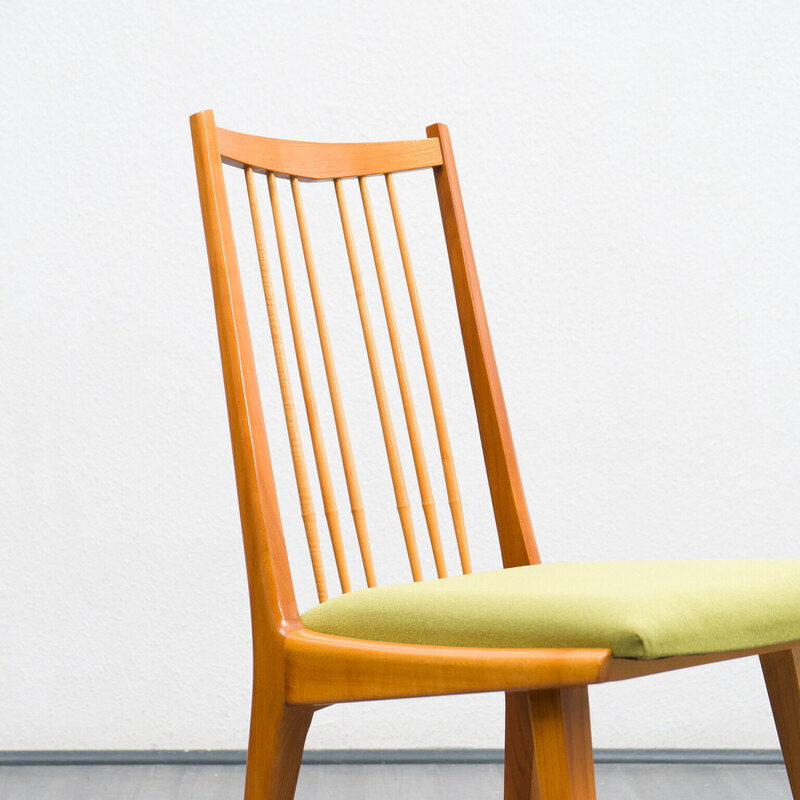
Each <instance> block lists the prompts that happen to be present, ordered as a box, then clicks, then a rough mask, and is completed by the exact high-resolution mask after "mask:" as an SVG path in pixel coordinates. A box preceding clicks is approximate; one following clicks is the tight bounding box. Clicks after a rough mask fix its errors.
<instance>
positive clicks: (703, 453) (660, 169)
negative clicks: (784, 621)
mask: <svg viewBox="0 0 800 800" xmlns="http://www.w3.org/2000/svg"><path fill="white" fill-rule="evenodd" d="M799 31H800V7H798V5H797V4H796V3H793V2H789V1H788V0H786V1H784V2H765V1H764V0H760V1H759V2H734V3H728V2H722V0H718V1H717V2H711V3H703V4H697V3H693V2H671V3H660V4H652V3H640V2H633V1H631V2H626V1H625V0H611V2H607V3H604V4H599V5H598V4H593V3H584V2H578V1H577V0H568V1H567V2H563V1H561V2H552V3H539V2H535V3H526V2H514V3H511V2H505V3H504V2H493V3H479V2H470V3H465V2H463V0H460V1H459V2H450V1H449V0H448V2H443V3H429V2H424V3H423V2H412V3H409V2H407V1H406V2H403V3H374V2H344V3H328V2H309V3H272V4H263V3H256V2H248V3H244V2H234V3H224V4H223V3H209V2H206V0H201V2H198V1H197V0H193V1H192V2H171V3H155V2H145V3H121V2H114V3H100V2H95V3H89V2H73V3H70V4H67V5H65V4H63V3H56V2H53V1H52V0H51V1H50V2H35V1H34V2H28V3H24V4H23V3H7V4H6V6H5V7H4V10H3V14H2V25H0V74H2V81H0V99H1V100H2V108H3V115H2V117H3V121H2V125H0V144H2V152H3V158H2V166H0V186H2V193H1V194H0V225H1V226H2V244H3V258H2V268H0V369H2V379H0V442H2V446H0V454H1V455H0V676H2V677H1V678H0V749H7V748H26V749H27V748H31V749H37V748H150V747H156V748H206V747H208V748H218V747H219V748H240V747H244V746H245V743H246V736H247V724H248V704H249V682H250V642H249V621H248V609H247V597H246V586H245V574H244V565H243V559H242V554H241V545H240V535H239V531H238V519H237V509H236V504H235V489H234V483H233V473H232V466H231V458H230V455H229V444H228V439H227V436H228V434H227V426H226V422H225V417H224V413H225V411H224V401H223V394H222V382H221V375H220V369H219V364H218V356H217V350H216V347H217V345H216V339H215V332H214V328H213V313H212V307H211V293H210V290H209V281H208V276H207V266H206V256H205V251H204V244H203V236H202V230H201V224H200V213H199V207H198V203H197V197H196V185H195V178H194V168H193V163H192V155H191V145H190V140H189V130H188V119H187V118H188V116H189V114H190V113H192V112H194V111H198V110H201V109H204V108H208V107H213V108H214V109H215V111H216V114H217V120H218V122H219V123H220V124H222V125H224V126H227V127H231V128H236V129H240V130H245V131H254V132H263V133H265V134H271V135H275V136H282V137H286V138H305V139H318V138H323V139H330V140H349V139H359V138H374V139H384V138H410V137H415V136H420V135H424V134H423V131H424V126H425V125H426V124H429V123H431V122H434V121H444V122H446V123H448V124H449V126H450V128H451V132H452V135H453V138H454V144H455V148H456V155H457V159H458V163H459V169H460V173H461V180H462V185H463V190H464V195H465V201H466V204H467V212H468V216H469V219H470V222H471V229H472V237H473V243H474V246H475V251H476V256H477V260H478V267H479V272H480V275H481V278H482V282H483V290H484V294H485V299H486V304H487V309H488V314H489V320H490V323H491V325H492V330H493V335H494V344H495V349H496V351H497V356H498V361H499V367H500V372H501V375H502V376H503V378H504V380H505V392H506V400H507V403H508V408H509V413H510V418H511V423H512V429H513V430H514V433H515V437H516V445H517V451H518V454H519V459H520V464H521V468H522V475H523V479H524V483H525V487H526V490H527V493H528V498H529V502H530V505H531V510H532V514H533V519H534V525H535V528H536V530H537V533H538V537H539V542H540V547H541V550H542V553H543V555H544V557H545V559H547V560H567V559H582V558H587V559H588V558H635V557H640V558H663V557H709V556H715V555H720V556H755V555H765V556H784V555H786V556H788V555H793V556H797V555H798V537H797V530H798V525H799V524H800V493H798V491H797V485H798V481H797V475H798V472H800V411H799V410H798V409H800V377H798V376H800V348H799V347H798V341H799V339H798V337H799V336H800V323H798V319H797V310H798V302H799V301H800V270H798V256H799V255H800V224H799V223H798V220H800V105H799V104H798V101H797V86H798V85H800V49H798V47H797V35H798V32H799ZM364 258H365V261H366V258H367V256H366V253H365V254H364ZM431 280H432V281H433V283H432V286H433V290H434V291H436V289H437V287H438V288H442V287H446V276H445V278H444V279H443V280H444V282H442V281H441V280H439V279H438V278H436V279H431ZM437 281H439V282H438V283H437ZM356 350H357V348H353V350H352V352H353V353H354V354H355V353H356ZM353 357H355V355H354V356H353ZM448 380H449V379H448ZM453 382H454V384H455V382H457V381H456V376H454V377H453ZM462 412H463V410H462ZM462 412H458V411H457V413H456V415H455V416H456V422H460V421H463V419H464V418H465V416H464V413H462ZM479 481H480V474H479V472H474V471H473V472H469V471H467V472H466V473H465V474H462V482H463V483H465V484H466V485H468V486H471V485H474V484H476V483H479ZM342 505H344V501H343V500H342ZM479 556H480V560H481V563H482V564H485V565H486V566H490V565H492V564H493V563H496V562H494V561H493V560H492V559H493V558H496V555H494V551H493V550H492V549H491V548H486V549H483V550H480V552H479ZM593 700H594V706H593V708H594V725H595V728H594V730H595V743H596V744H597V745H598V746H600V747H748V748H749V747H753V748H755V747H774V746H776V739H775V736H774V734H773V732H772V729H771V719H770V716H769V712H768V706H767V699H766V694H765V692H764V690H763V688H762V686H761V683H760V673H759V669H758V665H757V663H754V662H752V661H743V662H739V663H732V664H724V665H717V666H712V667H706V668H703V669H701V670H694V671H689V672H686V673H681V674H675V675H665V676H659V677H653V678H648V679H646V680H643V681H640V682H634V683H629V684H620V685H614V686H607V687H600V688H598V689H596V690H593ZM501 727H502V699H501V697H500V696H496V695H488V696H484V697H478V698H471V699H468V700H465V699H462V698H458V699H447V700H428V701H408V702H402V703H400V702H392V703H384V704H374V705H370V706H352V707H340V708H337V709H329V710H326V711H324V712H321V713H320V714H319V715H318V719H317V721H316V722H315V724H314V726H313V727H312V731H311V734H310V737H309V746H312V747H349V746H352V747H436V746H441V747H459V746H466V747H499V746H501V744H502V730H501Z"/></svg>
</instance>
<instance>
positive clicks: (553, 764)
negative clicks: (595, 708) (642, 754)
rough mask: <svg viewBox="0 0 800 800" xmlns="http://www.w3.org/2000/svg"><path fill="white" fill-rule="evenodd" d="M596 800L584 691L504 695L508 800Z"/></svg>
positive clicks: (560, 690) (549, 691) (556, 690)
mask: <svg viewBox="0 0 800 800" xmlns="http://www.w3.org/2000/svg"><path fill="white" fill-rule="evenodd" d="M543 799H544V800H595V782H594V761H593V755H592V735H591V729H590V724H589V695H588V691H587V688H586V687H585V686H576V687H569V688H559V689H539V690H537V691H533V692H508V693H506V759H505V800H543Z"/></svg>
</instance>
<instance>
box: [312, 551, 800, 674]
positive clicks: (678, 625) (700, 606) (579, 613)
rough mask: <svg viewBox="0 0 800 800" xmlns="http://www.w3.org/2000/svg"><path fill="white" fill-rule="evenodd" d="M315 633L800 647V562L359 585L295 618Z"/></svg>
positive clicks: (631, 648) (556, 568) (424, 640)
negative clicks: (796, 644)
mask: <svg viewBox="0 0 800 800" xmlns="http://www.w3.org/2000/svg"><path fill="white" fill-rule="evenodd" d="M302 619H303V623H304V624H305V625H306V627H308V628H310V629H311V630H314V631H319V632H322V633H329V634H335V635H338V636H351V637H355V638H358V639H374V640H379V641H388V642H407V643H413V644H433V645H455V646H462V647H467V646H471V647H534V648H535V647H548V648H549V647H559V648H561V647H563V648H581V647H589V648H609V649H610V650H611V651H612V652H613V654H614V655H615V656H617V657H620V658H638V659H653V658H663V657H666V656H676V655H688V654H697V653H716V652H722V651H726V650H741V649H748V648H754V647H762V646H764V645H770V644H779V643H782V642H790V641H795V640H800V559H741V560H714V561H617V562H602V561H601V562H593V563H564V564H539V565H536V566H529V567H516V568H513V569H505V570H497V571H494V572H482V573H477V574H473V575H459V576H457V577H452V578H444V579H441V580H430V581H422V582H419V583H408V584H401V585H397V586H383V587H377V588H372V589H362V590H360V591H356V592H351V593H349V594H346V595H341V596H338V597H334V598H331V599H330V600H327V601H326V602H324V603H322V604H321V605H318V606H316V607H314V608H312V609H310V610H309V611H307V612H306V613H305V614H303V616H302Z"/></svg>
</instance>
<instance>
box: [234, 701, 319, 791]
mask: <svg viewBox="0 0 800 800" xmlns="http://www.w3.org/2000/svg"><path fill="white" fill-rule="evenodd" d="M276 694H277V693H276ZM313 714H314V708H313V707H312V706H287V705H285V704H284V702H283V697H276V696H275V694H272V693H269V692H255V693H254V694H253V710H252V716H251V719H250V743H249V745H248V748H247V774H246V778H245V788H244V797H245V800H292V798H294V790H295V788H296V786H297V775H298V773H299V771H300V760H301V759H302V757H303V745H304V744H305V741H306V734H307V733H308V726H309V725H310V724H311V717H312V716H313Z"/></svg>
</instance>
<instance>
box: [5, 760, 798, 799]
mask: <svg viewBox="0 0 800 800" xmlns="http://www.w3.org/2000/svg"><path fill="white" fill-rule="evenodd" d="M502 785H503V768H502V766H501V765H500V764H412V765H339V766H327V765H324V766H323V765H311V764H309V765H303V767H302V769H301V771H300V780H299V782H298V786H297V795H296V798H297V800H311V798H314V799H315V800H317V799H320V800H321V799H322V798H324V800H339V799H340V798H341V800H345V799H346V800H362V798H363V799H364V800H366V798H368V797H370V798H371V797H385V798H387V800H388V798H415V800H425V798H431V800H433V798H436V800H440V799H441V798H448V797H453V798H458V800H472V798H475V800H477V798H481V800H495V799H496V800H501V798H502V793H503V792H502ZM243 787H244V767H243V766H188V765H157V766H53V767H46V766H22V767H11V766H0V798H2V800H77V799H78V798H80V800H101V798H102V800H106V799H107V798H108V799H109V800H134V798H135V800H167V799H168V798H169V800H183V798H186V799H187V800H188V799H189V798H191V800H212V798H213V800H228V799H229V798H230V800H233V799H234V798H236V800H241V798H242V794H243ZM597 796H598V800H612V798H617V799H618V800H634V799H638V798H647V800H661V799H662V798H664V800H666V799H667V798H669V800H675V798H679V800H695V799H696V800H712V798H713V799H714V800H723V799H724V800H738V799H739V798H748V799H749V800H753V798H755V799H756V800H791V792H790V791H789V784H788V783H787V780H786V773H785V772H784V769H783V766H782V765H772V764H758V765H715V764H693V765H675V764H664V765H662V764H598V765H597Z"/></svg>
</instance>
